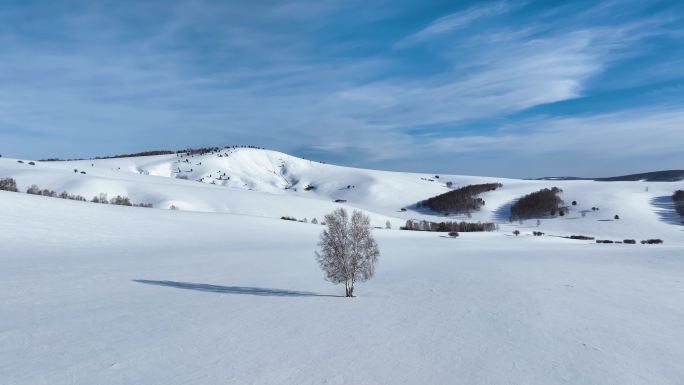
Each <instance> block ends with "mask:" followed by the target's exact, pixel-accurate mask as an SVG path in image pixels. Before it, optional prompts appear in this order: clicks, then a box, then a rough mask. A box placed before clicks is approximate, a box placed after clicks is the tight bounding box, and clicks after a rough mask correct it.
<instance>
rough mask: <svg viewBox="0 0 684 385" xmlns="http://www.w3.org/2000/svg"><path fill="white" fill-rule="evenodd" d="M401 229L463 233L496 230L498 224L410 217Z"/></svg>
mask: <svg viewBox="0 0 684 385" xmlns="http://www.w3.org/2000/svg"><path fill="white" fill-rule="evenodd" d="M400 229H401V230H413V231H440V232H450V231H460V232H463V233H468V232H476V231H494V230H496V224H494V223H491V222H485V223H481V222H477V223H473V222H439V223H437V222H429V221H426V220H422V221H419V220H415V219H409V220H408V221H406V225H404V226H403V227H400Z"/></svg>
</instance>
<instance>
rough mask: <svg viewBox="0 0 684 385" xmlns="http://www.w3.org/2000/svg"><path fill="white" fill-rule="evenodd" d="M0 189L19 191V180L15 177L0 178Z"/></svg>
mask: <svg viewBox="0 0 684 385" xmlns="http://www.w3.org/2000/svg"><path fill="white" fill-rule="evenodd" d="M0 190H3V191H12V192H18V191H19V189H17V181H16V180H14V179H13V178H4V179H0Z"/></svg>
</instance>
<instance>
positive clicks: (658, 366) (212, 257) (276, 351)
mask: <svg viewBox="0 0 684 385" xmlns="http://www.w3.org/2000/svg"><path fill="white" fill-rule="evenodd" d="M231 155H232V156H231V157H226V158H224V157H222V158H216V159H214V158H210V157H208V156H205V157H204V158H201V157H193V162H195V163H199V162H202V165H198V164H196V166H194V167H193V173H195V172H197V174H196V175H195V174H192V175H191V176H190V177H189V180H182V179H177V178H174V174H173V173H172V172H170V171H169V172H168V173H167V171H168V170H172V167H173V164H174V163H177V159H174V158H175V157H176V156H175V155H171V156H159V157H143V158H126V159H107V160H96V161H76V162H37V164H36V165H35V166H32V165H28V164H27V163H17V162H16V160H14V159H5V158H1V159H0V177H5V176H12V177H14V178H16V179H17V182H18V183H19V185H20V188H21V189H22V190H25V189H26V187H28V186H29V185H31V184H34V183H35V184H37V185H39V186H40V187H43V188H51V189H55V190H58V191H61V190H67V191H69V192H70V193H78V194H82V195H84V196H87V197H91V196H92V195H95V194H98V193H100V192H105V193H107V194H108V195H109V196H110V197H111V196H113V195H116V194H124V195H127V196H129V197H131V199H132V200H133V201H135V202H150V203H153V204H154V207H155V208H153V209H147V208H136V207H121V206H112V205H102V204H94V203H88V202H76V201H68V200H62V199H57V198H48V197H41V196H33V195H27V194H22V193H11V192H4V191H0V215H1V219H2V220H0V244H1V245H2V248H1V251H0V265H1V266H2V268H1V269H0V314H2V317H0V383H2V384H12V385H14V384H22V385H23V384H32V385H33V384H189V383H192V384H217V383H223V384H225V383H230V384H322V383H326V384H349V383H357V384H358V383H363V384H423V383H434V384H444V383H463V384H503V383H510V384H564V383H570V384H599V383H600V384H681V383H682V379H684V365H683V364H682V362H684V327H683V326H682V325H684V231H682V230H684V226H681V225H679V224H678V223H676V221H673V220H671V219H668V218H671V216H668V215H663V213H662V212H661V211H662V210H667V208H665V209H664V208H662V207H659V205H658V204H656V203H657V202H659V197H663V196H666V195H668V194H671V193H672V191H674V190H675V189H681V188H684V183H682V182H673V183H651V182H649V183H646V182H591V181H527V180H510V179H501V178H481V177H465V176H447V175H440V178H435V177H434V176H432V175H422V174H411V173H390V172H380V171H371V170H359V169H352V168H344V167H338V166H332V165H324V164H320V163H316V162H310V161H305V160H301V159H297V158H294V157H290V156H287V155H285V154H280V153H276V152H271V151H263V150H253V149H242V150H239V151H236V154H231ZM200 158H201V159H200ZM212 162H217V163H220V164H213V163H212ZM167 166H168V167H167ZM283 166H284V167H283ZM200 167H201V168H200ZM205 167H206V168H205ZM74 168H77V169H79V170H81V169H82V170H85V171H86V172H87V174H85V175H84V174H80V173H74V172H73V169H74ZM214 169H216V170H214ZM219 170H221V172H225V173H226V174H230V175H232V177H231V179H230V182H228V181H226V182H227V183H223V181H220V182H219V183H218V184H211V181H210V180H209V179H205V180H203V181H202V182H204V183H199V182H198V181H197V179H200V178H202V177H205V178H206V177H207V175H208V174H209V173H210V172H214V173H216V174H218V172H219ZM449 180H451V181H453V182H454V183H455V184H456V185H465V184H469V183H483V182H489V181H500V182H502V183H503V184H504V187H503V188H502V189H501V190H497V191H495V192H491V193H487V194H485V199H486V205H485V208H484V209H483V210H481V212H479V213H474V214H473V218H472V219H471V220H495V221H497V222H498V223H499V224H500V231H497V232H492V233H461V236H460V237H458V238H457V239H450V238H447V237H444V236H443V234H439V233H421V232H409V231H400V230H396V228H397V227H398V226H399V225H400V224H401V223H402V222H403V221H404V220H406V219H408V218H432V219H435V220H437V219H441V218H444V217H438V216H436V215H434V214H430V213H425V212H422V213H419V212H416V211H414V210H413V209H411V208H410V207H411V205H412V204H414V203H415V202H416V201H418V200H421V199H425V198H427V197H430V196H432V195H436V194H439V193H441V192H444V191H448V190H447V188H446V186H445V185H444V183H446V181H449ZM214 183H216V181H214ZM310 184H313V185H316V189H314V190H310V191H305V190H304V187H305V186H306V185H310ZM347 185H349V186H355V187H350V188H346V186H347ZM554 185H557V186H559V187H561V188H563V190H564V193H563V198H564V199H565V200H566V202H568V201H571V200H577V201H578V205H577V206H571V212H570V215H568V216H567V217H565V218H555V219H543V220H542V221H541V222H542V223H541V225H540V226H539V227H537V226H536V224H535V223H533V222H534V221H526V222H524V223H523V224H519V223H517V222H516V223H513V224H510V223H508V221H507V219H506V217H505V215H502V212H505V208H506V205H508V204H510V202H511V201H512V200H513V199H515V198H516V197H519V196H520V195H523V194H525V193H528V192H531V191H535V190H538V189H539V188H542V187H550V186H554ZM647 187H648V191H646V190H647ZM295 189H296V191H295ZM334 199H345V200H346V201H347V202H344V203H335V202H333V200H334ZM171 204H177V205H178V206H179V207H181V210H179V211H175V210H168V207H169V206H170V205H171ZM339 206H343V207H349V208H354V207H357V208H361V209H364V210H365V211H366V212H368V213H369V214H370V215H371V217H372V220H373V223H374V224H375V225H377V226H383V225H384V222H385V221H386V220H390V221H391V222H392V225H393V227H394V229H393V230H386V229H376V230H375V235H376V237H377V239H378V243H379V246H380V250H381V252H382V255H381V257H380V262H379V265H378V269H377V276H376V277H375V278H374V279H373V280H371V281H369V282H367V283H363V284H361V285H359V287H358V288H357V290H356V291H355V293H356V294H357V295H358V297H357V298H353V299H347V298H343V297H341V295H342V294H343V289H341V288H339V287H335V286H333V285H331V284H329V283H327V282H325V281H324V280H323V274H322V272H321V271H320V270H319V268H318V266H317V265H316V262H315V260H314V257H313V251H314V250H315V247H316V242H317V239H318V234H319V233H320V231H321V230H322V227H321V226H320V225H313V224H310V223H300V222H292V221H283V220H280V219H278V218H279V217H280V216H282V215H292V216H295V217H297V218H302V217H307V218H308V219H311V218H313V217H317V218H318V219H319V220H320V219H321V218H322V216H323V214H325V213H327V212H329V211H331V210H332V209H334V208H335V207H339ZM591 206H600V211H599V212H598V213H597V212H588V213H586V215H585V216H584V217H583V216H582V215H580V213H581V210H586V209H588V208H590V207H591ZM661 206H662V205H661ZM401 207H409V209H408V210H407V211H406V212H401V211H399V208H401ZM614 214H619V215H620V218H621V219H619V220H617V221H616V220H611V218H612V217H613V215H614ZM452 219H453V218H452ZM458 219H459V220H460V219H464V218H461V217H458ZM513 229H519V230H520V231H521V232H522V234H521V235H520V236H519V237H515V236H513V235H512V234H511V231H512V230H513ZM533 230H542V231H545V232H547V234H549V235H570V234H585V235H592V236H597V237H612V239H616V240H618V239H622V238H636V239H637V241H638V240H640V239H645V238H661V239H663V240H665V243H664V244H663V245H641V244H637V245H624V244H613V245H604V244H595V243H592V242H591V241H576V240H569V239H564V238H560V237H554V236H544V237H533V236H531V235H530V234H529V233H530V232H531V231H533Z"/></svg>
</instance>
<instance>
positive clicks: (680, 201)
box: [672, 190, 684, 217]
mask: <svg viewBox="0 0 684 385" xmlns="http://www.w3.org/2000/svg"><path fill="white" fill-rule="evenodd" d="M672 200H673V201H674V204H675V209H676V210H677V213H678V214H679V215H680V216H681V217H684V190H677V191H675V193H674V194H673V195H672Z"/></svg>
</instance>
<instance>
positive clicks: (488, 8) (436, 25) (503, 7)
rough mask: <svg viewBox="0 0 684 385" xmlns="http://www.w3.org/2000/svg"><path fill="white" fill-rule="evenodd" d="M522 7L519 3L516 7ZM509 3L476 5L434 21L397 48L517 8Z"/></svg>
mask: <svg viewBox="0 0 684 385" xmlns="http://www.w3.org/2000/svg"><path fill="white" fill-rule="evenodd" d="M518 6H522V4H521V3H517V4H516V6H515V7H518ZM515 7H514V6H513V5H512V4H511V3H509V2H507V1H499V2H495V3H490V4H484V5H476V6H473V7H470V8H468V9H466V10H463V11H458V12H454V13H451V14H449V15H446V16H442V17H440V18H439V19H437V20H434V21H432V22H431V23H430V24H429V25H427V26H426V27H425V28H423V29H421V30H419V31H418V32H415V33H413V34H411V35H409V36H406V37H405V38H404V39H402V40H400V41H399V42H397V44H396V47H398V48H401V47H406V46H409V45H411V44H416V43H419V42H421V41H425V40H428V39H431V38H435V37H438V36H439V35H442V34H444V33H447V32H453V31H455V30H458V29H461V28H465V27H468V26H470V25H471V24H472V23H474V22H476V21H478V20H481V19H485V18H488V17H493V16H498V15H501V14H504V13H506V12H509V11H510V10H511V9H514V8H515Z"/></svg>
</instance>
